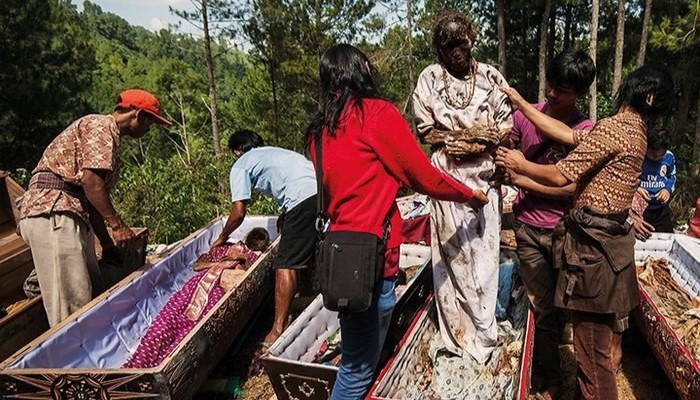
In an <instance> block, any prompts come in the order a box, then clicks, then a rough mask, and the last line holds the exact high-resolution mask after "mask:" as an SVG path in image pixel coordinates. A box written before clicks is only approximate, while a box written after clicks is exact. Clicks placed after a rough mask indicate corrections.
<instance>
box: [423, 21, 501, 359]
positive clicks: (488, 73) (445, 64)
mask: <svg viewBox="0 0 700 400" xmlns="http://www.w3.org/2000/svg"><path fill="white" fill-rule="evenodd" d="M475 36H476V35H475V32H474V30H473V28H472V25H471V23H470V22H469V21H468V20H467V18H466V17H465V16H464V15H462V14H460V13H457V12H455V11H443V12H441V13H440V14H438V16H437V17H436V19H435V23H434V29H433V47H434V50H435V52H436V53H437V55H438V59H439V61H440V62H439V63H438V64H433V65H430V66H428V67H427V68H426V69H425V70H424V71H423V72H422V73H421V75H420V77H419V78H418V83H417V86H416V89H415V91H414V93H413V107H414V113H415V119H416V127H417V129H418V135H419V136H420V137H421V139H422V140H423V141H424V142H426V143H430V144H432V145H433V147H434V148H437V150H436V151H435V152H434V153H433V155H432V162H433V164H434V165H435V166H437V167H438V168H439V169H441V170H443V171H444V172H446V173H447V174H449V175H451V176H452V177H454V178H456V179H457V180H459V181H460V182H462V183H464V184H465V185H467V186H469V187H471V188H474V189H481V190H483V191H484V192H487V193H488V196H489V200H490V202H489V204H487V205H486V206H485V207H484V208H483V209H482V210H480V211H474V210H473V209H471V208H470V207H469V206H468V205H467V204H458V203H453V202H447V201H435V200H433V201H432V204H431V207H432V208H431V228H432V253H433V254H432V256H433V275H434V282H435V299H436V304H437V308H438V318H439V321H440V334H441V337H442V339H443V341H444V344H445V348H446V349H447V350H449V351H450V352H452V353H454V354H457V355H464V353H465V352H466V353H468V354H470V355H471V356H472V357H474V359H476V361H478V362H480V363H484V362H486V361H487V360H488V357H489V355H490V354H491V352H492V350H493V349H494V347H495V346H496V341H497V326H496V317H495V308H496V295H497V290H498V251H499V234H500V225H501V224H500V214H499V199H498V193H497V191H494V190H491V191H489V190H488V189H489V184H488V180H489V178H490V177H491V176H492V175H493V174H494V171H495V167H494V162H493V158H492V157H491V155H490V153H489V152H490V151H491V150H493V149H494V148H495V147H496V146H497V145H498V143H499V142H500V141H501V139H502V138H503V137H504V136H505V135H506V134H507V133H508V132H509V131H510V128H511V126H512V120H511V113H512V110H511V106H510V102H509V101H508V100H507V97H506V96H505V95H504V94H503V93H502V92H501V91H500V90H499V89H498V86H499V85H504V86H505V85H507V83H506V81H505V79H504V78H503V76H502V75H501V74H500V73H499V72H498V71H497V70H496V69H495V68H494V67H492V66H490V65H486V64H482V63H478V62H476V61H475V60H474V59H473V58H472V57H471V48H472V44H473V42H474V39H475Z"/></svg>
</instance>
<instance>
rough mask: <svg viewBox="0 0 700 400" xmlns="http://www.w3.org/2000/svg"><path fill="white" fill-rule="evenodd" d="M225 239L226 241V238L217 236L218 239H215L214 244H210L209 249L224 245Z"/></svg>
mask: <svg viewBox="0 0 700 400" xmlns="http://www.w3.org/2000/svg"><path fill="white" fill-rule="evenodd" d="M227 239H228V237H225V236H219V237H218V238H216V240H215V241H214V243H212V244H211V248H212V249H213V248H214V247H219V246H222V245H224V244H226V240H227Z"/></svg>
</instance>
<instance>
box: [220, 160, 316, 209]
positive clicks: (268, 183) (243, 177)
mask: <svg viewBox="0 0 700 400" xmlns="http://www.w3.org/2000/svg"><path fill="white" fill-rule="evenodd" d="M229 182H230V184H231V200H232V201H234V202H235V201H245V200H250V197H251V195H252V193H251V192H252V189H255V190H257V191H259V192H262V193H265V194H268V195H270V196H272V198H273V199H275V201H276V202H277V204H279V206H280V208H281V209H282V210H283V211H289V210H291V209H292V208H294V207H296V206H297V205H298V204H299V203H301V202H302V201H304V200H306V199H308V198H309V197H311V196H313V195H315V194H316V172H315V171H314V166H313V164H311V161H309V160H308V159H306V157H304V156H302V155H301V154H299V153H295V152H293V151H291V150H286V149H281V148H279V147H257V148H254V149H251V150H249V151H247V152H246V153H245V154H243V155H242V156H241V157H240V158H239V159H238V160H237V161H236V162H235V163H234V164H233V167H231V173H230V174H229Z"/></svg>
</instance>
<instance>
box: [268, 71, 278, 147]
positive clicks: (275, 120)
mask: <svg viewBox="0 0 700 400" xmlns="http://www.w3.org/2000/svg"><path fill="white" fill-rule="evenodd" d="M268 70H269V71H270V85H271V86H272V132H274V133H275V145H277V146H279V145H280V125H279V103H278V102H277V79H275V74H276V72H277V71H276V65H275V63H274V61H270V63H269V65H268Z"/></svg>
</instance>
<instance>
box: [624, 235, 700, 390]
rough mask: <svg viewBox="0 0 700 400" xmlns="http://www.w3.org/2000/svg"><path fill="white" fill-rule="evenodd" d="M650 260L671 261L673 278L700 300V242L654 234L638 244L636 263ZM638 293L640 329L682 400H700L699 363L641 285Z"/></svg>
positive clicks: (637, 310)
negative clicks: (662, 258)
mask: <svg viewBox="0 0 700 400" xmlns="http://www.w3.org/2000/svg"><path fill="white" fill-rule="evenodd" d="M647 257H653V258H660V257H664V258H666V259H668V260H669V261H670V271H671V277H672V278H673V279H674V280H675V281H676V282H677V283H678V284H680V285H681V286H682V287H683V288H684V289H685V290H686V291H687V292H688V293H690V294H694V295H695V296H698V297H700V240H698V239H693V238H690V237H688V236H684V235H674V234H663V233H655V234H653V235H652V238H651V239H649V240H647V241H646V242H639V241H638V242H637V243H636V245H635V260H636V261H637V262H638V263H642V262H644V261H645V260H646V259H647ZM639 291H640V298H641V302H640V305H639V307H637V308H636V309H635V310H634V311H633V314H632V315H633V316H634V318H635V321H636V323H637V326H638V328H639V330H640V331H641V332H642V334H643V335H644V338H645V339H646V341H647V343H648V344H649V347H651V349H652V351H653V353H654V355H655V356H656V359H657V360H658V361H659V364H661V367H662V368H663V370H664V372H666V376H668V378H669V380H670V381H671V383H672V384H673V387H674V388H675V390H676V392H677V393H678V395H679V396H680V398H681V399H683V400H700V360H698V359H696V358H695V357H694V356H693V354H692V353H691V352H690V351H689V350H688V348H687V347H686V345H684V344H683V343H682V342H681V340H680V339H679V338H678V336H677V335H676V332H675V331H674V329H673V328H672V327H671V325H670V324H669V322H668V321H667V319H666V317H665V316H664V315H663V313H662V312H661V310H660V309H659V308H658V307H657V305H656V304H655V303H654V300H653V299H652V297H651V296H650V295H649V292H648V291H647V289H646V288H645V286H644V284H643V283H642V282H640V285H639Z"/></svg>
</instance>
